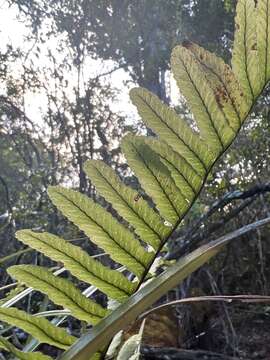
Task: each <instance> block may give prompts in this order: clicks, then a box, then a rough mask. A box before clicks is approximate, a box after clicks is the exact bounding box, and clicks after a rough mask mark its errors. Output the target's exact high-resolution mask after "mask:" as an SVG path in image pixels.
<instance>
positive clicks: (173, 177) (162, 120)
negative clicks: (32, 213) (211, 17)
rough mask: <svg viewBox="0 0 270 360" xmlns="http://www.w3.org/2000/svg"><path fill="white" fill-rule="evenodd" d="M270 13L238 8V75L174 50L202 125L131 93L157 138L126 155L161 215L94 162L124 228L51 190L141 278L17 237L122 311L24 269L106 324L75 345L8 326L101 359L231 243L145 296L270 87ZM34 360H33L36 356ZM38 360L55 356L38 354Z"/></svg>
mask: <svg viewBox="0 0 270 360" xmlns="http://www.w3.org/2000/svg"><path fill="white" fill-rule="evenodd" d="M269 9H270V0H258V1H256V2H255V1H254V0H239V1H238V5H237V16H236V26H235V40H234V46H233V53H232V61H231V63H232V67H230V66H229V65H227V64H225V63H224V62H223V60H222V59H220V58H218V57H216V56H215V55H214V54H212V53H210V52H208V51H206V50H205V49H203V48H201V47H199V46H198V45H195V44H194V43H191V42H188V41H186V42H184V43H183V44H182V45H181V46H177V47H176V48H175V49H174V50H173V53H172V59H171V66H172V71H173V74H174V76H175V79H176V81H177V84H178V87H179V89H180V91H181V94H182V95H183V96H184V97H185V99H186V101H187V103H188V106H189V108H190V110H191V112H192V113H193V115H194V126H189V125H188V124H187V122H186V121H185V120H184V119H182V118H180V117H179V116H178V114H177V113H176V112H175V111H174V109H172V108H170V107H168V106H167V105H166V104H164V103H162V102H161V101H160V100H159V99H158V98H157V97H156V96H155V95H153V94H152V93H150V92H149V91H148V90H146V89H142V88H137V89H133V90H132V91H131V94H130V95H131V99H132V102H133V103H134V104H135V105H136V107H137V109H138V112H139V114H140V116H141V117H142V119H143V121H144V123H145V124H146V126H147V127H148V128H150V129H152V131H153V132H154V133H155V134H156V137H143V136H134V135H132V134H129V135H127V136H126V137H125V138H124V139H123V142H122V151H123V153H124V155H125V157H126V159H127V161H128V164H129V166H130V168H131V169H132V171H133V172H134V173H135V175H136V176H137V177H138V180H139V182H140V184H141V186H142V188H143V190H144V191H145V193H147V195H148V196H149V197H151V199H152V202H153V204H154V205H155V207H154V208H153V207H152V206H150V205H149V203H148V201H146V200H145V199H144V198H143V196H142V195H141V194H139V193H138V192H136V191H135V190H133V189H132V188H130V187H128V186H126V185H125V184H124V183H123V182H122V181H121V180H120V178H119V177H118V176H117V175H116V173H115V172H114V171H113V170H112V169H111V168H110V167H108V166H107V165H106V164H104V163H103V162H101V161H97V160H90V161H88V162H87V163H86V164H85V172H86V173H87V175H88V176H89V178H90V179H91V181H92V183H93V184H94V185H95V187H96V189H97V191H98V193H99V194H100V195H102V196H103V197H104V198H105V199H106V201H107V202H108V203H110V204H111V205H112V207H113V208H114V209H115V210H116V211H117V213H118V214H119V215H120V216H121V217H122V219H123V220H124V222H119V221H118V220H117V219H116V218H115V217H113V216H112V215H111V213H109V212H108V211H107V210H106V209H105V208H104V207H102V206H101V205H99V204H98V203H96V202H95V201H93V200H91V199H90V198H88V197H87V196H85V195H82V194H80V193H78V192H76V191H73V190H69V189H66V188H63V187H60V186H57V187H51V188H50V189H49V196H50V198H51V200H52V202H53V203H54V204H55V206H56V207H57V208H58V209H59V210H60V211H61V212H62V213H63V214H64V215H65V216H66V217H67V218H68V219H69V220H70V221H71V222H73V223H74V224H75V225H76V226H78V228H79V229H81V230H82V231H83V232H84V233H85V234H86V235H87V236H88V237H89V238H90V239H91V241H92V242H94V243H95V244H97V245H98V246H99V247H100V248H102V249H104V250H105V252H106V253H107V254H109V255H110V257H111V259H112V260H114V261H115V262H117V263H119V264H122V265H123V266H124V267H125V268H126V269H127V270H128V271H129V272H130V273H131V274H133V275H134V280H132V281H131V280H130V279H132V277H129V278H128V277H126V276H125V275H124V274H122V273H121V272H118V271H116V270H112V269H109V268H108V267H105V266H104V265H102V264H101V262H99V261H98V260H95V259H93V258H92V257H90V256H89V255H88V254H87V253H86V252H85V251H83V250H82V249H80V248H79V247H77V246H75V245H72V244H70V243H68V242H67V241H65V240H64V239H61V238H59V237H58V236H55V235H52V234H48V233H45V232H43V233H36V232H33V231H30V230H23V231H19V232H18V233H17V238H18V239H19V240H20V241H22V242H23V243H24V244H26V245H28V246H30V247H32V248H34V249H36V250H37V251H39V252H42V253H43V254H45V255H46V256H48V257H50V258H51V259H53V260H55V261H61V262H62V263H63V264H64V267H65V269H66V270H68V271H69V272H70V273H71V274H72V275H74V276H75V277H76V278H78V279H80V280H82V281H83V282H85V283H88V284H91V285H93V286H95V287H96V288H98V289H99V290H100V291H102V292H103V293H104V294H106V295H107V296H108V298H110V299H114V300H116V301H117V302H118V303H123V304H122V305H120V306H119V307H118V309H117V312H110V311H109V310H107V309H105V308H103V307H101V306H100V305H98V304H97V303H95V302H94V301H92V300H89V299H88V298H87V297H86V296H84V295H83V294H81V293H80V291H79V290H78V289H77V288H76V287H75V286H74V285H73V284H72V283H71V282H70V281H68V280H66V279H62V278H57V277H55V276H54V275H53V274H52V273H51V272H50V271H48V270H47V269H45V268H42V267H37V266H31V265H20V266H13V267H11V268H9V269H8V272H9V274H10V275H11V276H13V277H15V278H16V279H17V280H18V281H20V282H22V283H25V284H26V285H28V286H31V287H33V288H35V289H37V290H39V291H41V292H43V293H46V294H47V295H48V297H49V298H50V299H51V300H52V301H53V302H54V303H56V304H58V305H61V306H63V307H64V308H66V309H68V310H69V311H70V313H71V314H72V315H73V316H74V317H76V318H78V319H80V320H83V321H86V322H87V323H89V324H92V325H96V324H98V325H96V326H95V327H94V328H93V330H92V331H91V332H90V333H89V334H87V335H85V336H84V337H82V338H81V339H79V340H78V341H77V342H76V343H75V344H74V342H75V338H74V337H72V336H70V335H68V334H67V333H64V330H63V329H60V328H58V327H56V326H54V325H52V324H51V323H50V322H49V321H47V320H45V319H40V318H35V317H33V316H31V315H29V314H26V313H23V312H22V311H19V310H16V309H5V308H1V310H0V318H1V320H3V321H4V322H7V323H9V324H11V325H14V326H19V327H21V328H22V329H24V330H25V331H26V332H29V333H30V334H32V335H33V336H34V337H36V338H37V339H38V340H39V341H40V342H45V343H48V344H52V345H55V346H58V347H59V348H61V349H67V348H68V347H69V349H68V350H67V351H66V352H65V353H63V355H61V357H60V358H61V359H85V360H86V359H87V360H88V359H89V358H90V357H91V356H94V358H98V357H99V356H101V353H100V352H99V351H101V349H102V348H103V347H104V346H106V345H107V344H108V342H109V341H110V338H111V337H112V336H113V335H114V334H115V333H117V332H118V331H119V330H120V329H121V328H122V327H123V326H124V325H126V324H127V322H129V321H132V320H133V319H135V318H136V316H137V315H138V314H139V313H140V311H142V310H143V309H145V308H146V307H147V306H150V305H151V304H152V303H153V302H154V301H155V300H157V299H158V297H160V296H161V295H162V294H163V293H165V292H166V291H168V289H170V288H172V287H173V286H175V285H176V284H177V282H178V283H179V282H180V281H181V280H182V279H184V278H185V277H186V276H187V275H188V274H190V273H191V272H192V271H194V270H195V269H196V268H198V267H199V266H200V265H202V264H203V263H204V262H206V261H207V260H208V259H209V258H211V257H212V256H214V255H215V254H216V253H217V252H218V251H219V249H220V248H221V247H222V246H223V245H224V244H216V245H215V244H214V245H211V246H205V247H202V248H200V249H198V250H197V251H195V252H193V253H192V254H190V255H188V256H186V257H184V258H182V259H180V260H179V262H178V263H176V264H175V265H173V266H172V267H170V268H169V269H168V270H166V271H165V272H164V273H163V274H162V275H161V276H160V277H157V278H156V279H155V280H153V281H150V282H149V283H147V284H146V285H145V286H144V287H143V289H141V290H140V288H141V285H142V283H144V282H145V280H146V279H149V277H150V276H151V265H152V264H153V262H154V260H155V259H156V257H157V255H158V253H159V252H160V250H161V249H162V247H163V246H164V244H165V243H166V241H167V240H168V239H169V237H170V236H171V235H172V233H173V232H174V230H175V229H176V228H177V227H178V226H179V224H180V222H181V220H182V219H183V217H184V216H185V214H186V213H187V212H188V210H189V209H190V208H191V206H192V204H193V203H194V201H195V200H196V198H197V196H198V195H199V193H200V191H201V189H202V187H203V185H204V183H205V181H206V179H207V176H208V174H209V172H210V170H211V169H212V167H213V165H214V164H215V162H216V161H217V160H218V159H219V157H220V156H221V155H222V154H223V153H224V152H225V151H226V149H227V148H228V147H229V146H230V145H231V143H232V141H233V140H234V139H235V137H236V135H237V133H238V132H239V130H240V128H241V126H242V124H243V122H244V120H245V119H246V118H247V116H248V114H249V113H250V111H251V109H252V107H253V105H254V104H255V101H256V99H257V98H258V96H259V95H260V94H261V93H262V91H263V89H264V87H265V86H266V84H267V82H268V80H269V79H270V11H269ZM125 224H129V225H128V226H126V225H125ZM133 294H135V295H133ZM103 318H105V319H104V320H102V319H103ZM72 344H74V345H72ZM0 345H1V346H2V347H4V348H5V349H7V350H9V351H11V352H12V353H13V354H14V355H15V356H17V357H18V358H20V359H25V358H26V357H25V353H22V352H20V351H18V350H16V349H15V348H14V347H13V345H11V344H10V343H8V342H7V340H6V339H4V338H0ZM27 356H29V357H27V358H29V359H30V358H33V359H35V354H31V355H30V354H29V355H27ZM39 356H40V357H39ZM37 358H39V359H43V358H44V359H47V358H48V357H47V356H44V357H42V355H41V354H40V355H37Z"/></svg>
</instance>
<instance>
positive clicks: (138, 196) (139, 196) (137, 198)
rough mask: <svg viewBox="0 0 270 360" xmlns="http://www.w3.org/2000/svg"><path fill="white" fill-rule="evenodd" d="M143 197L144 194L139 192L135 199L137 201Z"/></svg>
mask: <svg viewBox="0 0 270 360" xmlns="http://www.w3.org/2000/svg"><path fill="white" fill-rule="evenodd" d="M141 197H142V195H140V194H137V195H136V196H135V197H134V201H136V202H137V201H139V200H140V198H141Z"/></svg>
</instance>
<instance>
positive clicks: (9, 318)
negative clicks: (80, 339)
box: [0, 307, 76, 349]
mask: <svg viewBox="0 0 270 360" xmlns="http://www.w3.org/2000/svg"><path fill="white" fill-rule="evenodd" d="M0 321H3V322H6V323H8V324H10V325H13V326H18V327H20V328H21V329H23V330H24V331H26V332H27V333H29V334H31V335H32V336H33V337H34V338H35V339H37V340H38V341H40V342H41V343H45V344H50V345H53V346H56V347H58V348H60V349H67V348H68V347H69V346H70V345H72V344H73V343H74V341H75V340H76V338H75V337H74V336H71V335H69V334H68V333H67V332H66V331H65V330H64V329H62V328H59V327H57V326H54V325H53V324H52V323H50V321H48V320H47V319H44V318H37V317H35V316H33V315H30V314H27V313H26V312H24V311H22V310H18V309H16V308H1V307H0Z"/></svg>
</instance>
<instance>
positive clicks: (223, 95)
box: [188, 42, 249, 133]
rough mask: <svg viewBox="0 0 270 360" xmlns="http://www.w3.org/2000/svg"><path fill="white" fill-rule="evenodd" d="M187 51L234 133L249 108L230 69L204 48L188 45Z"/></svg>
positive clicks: (192, 44)
mask: <svg viewBox="0 0 270 360" xmlns="http://www.w3.org/2000/svg"><path fill="white" fill-rule="evenodd" d="M188 49H189V51H190V52H192V54H193V56H194V57H195V58H196V60H197V61H198V62H199V63H200V65H201V67H202V69H203V71H204V72H205V76H206V79H207V81H208V82H209V84H210V86H211V88H212V89H213V92H214V94H215V98H216V101H217V104H218V106H219V108H220V110H221V111H222V112H223V114H224V117H225V118H226V120H227V122H228V124H229V125H230V127H231V128H232V129H233V131H234V132H235V133H236V132H238V130H239V129H240V127H241V125H242V121H243V120H244V119H245V118H246V116H247V113H248V111H249V106H248V104H247V103H246V101H245V97H244V93H243V91H242V89H241V87H240V84H239V82H238V80H237V78H236V76H235V75H234V73H233V71H232V69H231V67H230V66H229V65H227V64H226V63H225V62H224V61H223V59H221V58H219V57H217V56H216V55H215V54H213V53H211V52H209V51H207V50H205V49H204V48H202V47H200V46H198V45H196V44H194V43H191V42H190V43H188Z"/></svg>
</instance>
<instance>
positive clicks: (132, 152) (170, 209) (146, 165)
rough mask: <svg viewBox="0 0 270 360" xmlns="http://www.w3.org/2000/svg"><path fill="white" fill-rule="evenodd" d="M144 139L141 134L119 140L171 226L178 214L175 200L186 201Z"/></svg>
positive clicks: (184, 203)
mask: <svg viewBox="0 0 270 360" xmlns="http://www.w3.org/2000/svg"><path fill="white" fill-rule="evenodd" d="M144 140H145V139H144V138H143V137H138V136H133V135H127V136H126V137H125V138H124V139H123V141H122V150H123V152H124V154H125V157H126V158H127V160H128V163H129V166H130V167H131V169H132V170H133V171H134V172H135V174H136V175H137V177H138V179H139V181H140V183H141V185H142V187H143V189H144V190H145V191H146V192H147V194H149V195H150V196H151V197H152V198H153V200H154V202H155V205H156V207H157V209H158V210H159V212H160V214H161V215H162V216H163V218H164V220H165V221H166V222H168V223H169V224H171V227H172V228H173V227H174V226H175V224H176V222H177V220H178V219H179V216H180V215H181V212H180V211H179V203H181V204H183V205H184V206H185V207H187V203H186V201H185V199H184V198H183V195H182V194H181V192H180V191H179V189H178V188H177V187H176V185H175V182H174V181H173V179H172V177H171V175H170V172H169V170H168V169H167V167H166V166H165V165H164V164H162V162H161V161H160V160H159V157H158V155H157V154H156V153H155V152H154V151H153V150H152V149H151V148H150V147H149V145H147V143H146V142H145V141H144Z"/></svg>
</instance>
